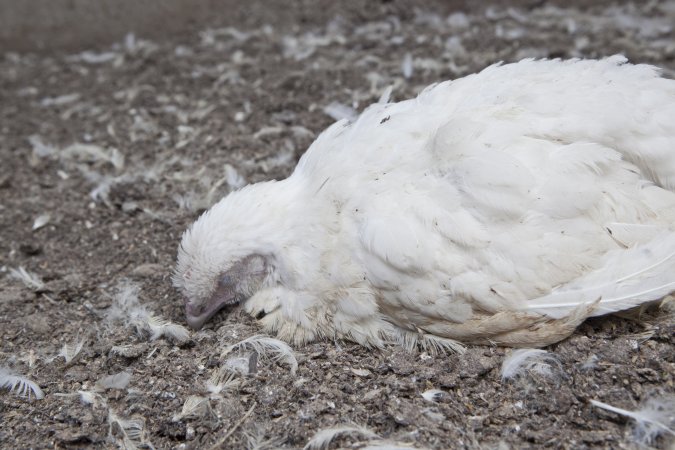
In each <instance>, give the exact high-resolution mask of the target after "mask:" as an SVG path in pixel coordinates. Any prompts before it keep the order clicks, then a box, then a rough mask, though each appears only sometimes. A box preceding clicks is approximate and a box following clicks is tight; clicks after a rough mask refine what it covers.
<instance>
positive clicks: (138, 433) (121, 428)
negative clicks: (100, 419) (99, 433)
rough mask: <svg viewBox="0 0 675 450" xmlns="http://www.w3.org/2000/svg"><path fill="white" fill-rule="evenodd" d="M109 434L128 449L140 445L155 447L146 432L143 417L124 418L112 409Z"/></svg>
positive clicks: (133, 448)
mask: <svg viewBox="0 0 675 450" xmlns="http://www.w3.org/2000/svg"><path fill="white" fill-rule="evenodd" d="M108 436H109V437H110V439H111V440H112V441H113V442H114V443H116V444H117V445H118V446H120V447H122V448H124V449H126V450H135V449H137V448H139V447H150V448H154V447H153V446H152V444H151V443H150V442H149V441H148V439H147V436H146V434H145V420H144V419H143V418H133V419H123V418H121V417H120V416H118V415H117V414H116V413H115V412H113V411H112V410H110V411H108Z"/></svg>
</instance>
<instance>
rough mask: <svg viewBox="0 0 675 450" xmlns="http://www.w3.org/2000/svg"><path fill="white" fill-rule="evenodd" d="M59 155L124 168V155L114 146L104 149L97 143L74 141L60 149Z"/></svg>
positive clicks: (119, 168) (118, 168)
mask: <svg viewBox="0 0 675 450" xmlns="http://www.w3.org/2000/svg"><path fill="white" fill-rule="evenodd" d="M60 156H61V157H62V158H67V159H81V160H84V161H89V162H108V163H110V164H111V165H112V166H113V167H114V168H115V169H117V170H121V169H122V168H124V155H123V154H122V153H121V152H120V151H119V150H117V149H116V148H109V149H107V150H106V149H104V148H103V147H100V146H98V145H93V144H80V143H75V144H72V145H69V146H68V147H66V148H64V149H63V150H61V153H60Z"/></svg>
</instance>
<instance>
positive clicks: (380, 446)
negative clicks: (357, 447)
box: [361, 441, 424, 450]
mask: <svg viewBox="0 0 675 450" xmlns="http://www.w3.org/2000/svg"><path fill="white" fill-rule="evenodd" d="M361 450H424V449H422V448H420V447H413V446H410V445H406V444H398V443H396V442H384V441H371V442H368V444H366V446H365V447H361Z"/></svg>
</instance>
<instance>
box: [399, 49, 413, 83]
mask: <svg viewBox="0 0 675 450" xmlns="http://www.w3.org/2000/svg"><path fill="white" fill-rule="evenodd" d="M401 72H403V78H405V79H406V80H407V79H408V78H410V77H411V76H412V74H413V59H412V55H411V54H410V53H406V54H405V56H404V57H403V62H402V63H401Z"/></svg>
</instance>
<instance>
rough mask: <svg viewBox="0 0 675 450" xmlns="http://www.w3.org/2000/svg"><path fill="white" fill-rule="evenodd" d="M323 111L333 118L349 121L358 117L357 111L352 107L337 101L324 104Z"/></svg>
mask: <svg viewBox="0 0 675 450" xmlns="http://www.w3.org/2000/svg"><path fill="white" fill-rule="evenodd" d="M323 112H324V114H326V115H327V116H329V117H332V118H333V119H335V120H344V119H346V120H348V121H350V122H351V121H353V120H355V119H356V118H357V117H358V113H357V112H356V110H355V109H354V108H352V107H350V106H347V105H345V104H343V103H338V102H331V103H329V104H328V105H326V106H324V108H323Z"/></svg>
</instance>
